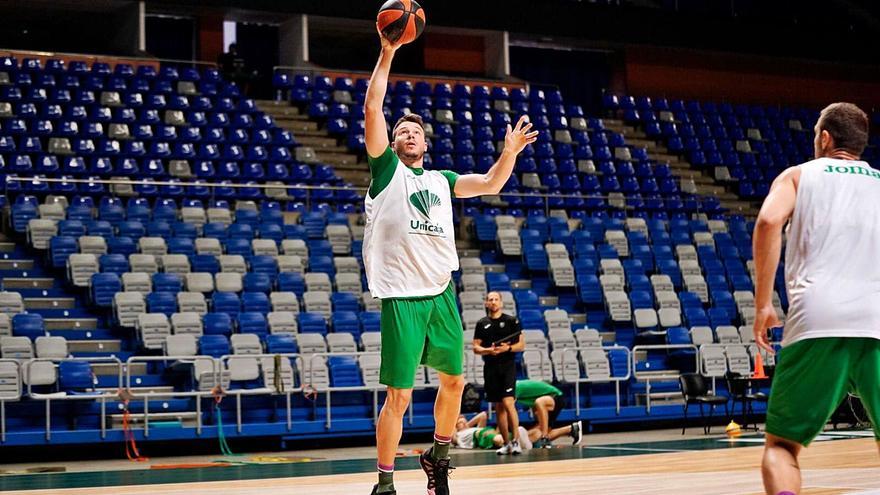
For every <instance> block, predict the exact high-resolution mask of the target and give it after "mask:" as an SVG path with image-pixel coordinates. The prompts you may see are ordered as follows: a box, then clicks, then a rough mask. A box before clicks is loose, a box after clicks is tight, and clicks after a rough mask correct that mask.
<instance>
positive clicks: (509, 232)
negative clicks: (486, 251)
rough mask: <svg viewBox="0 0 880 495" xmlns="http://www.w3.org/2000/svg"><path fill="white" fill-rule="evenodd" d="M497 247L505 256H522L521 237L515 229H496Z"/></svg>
mask: <svg viewBox="0 0 880 495" xmlns="http://www.w3.org/2000/svg"><path fill="white" fill-rule="evenodd" d="M496 237H497V238H498V247H499V248H500V249H501V253H502V254H504V255H505V256H522V239H520V237H519V231H517V230H515V229H501V228H499V229H498V232H497V234H496Z"/></svg>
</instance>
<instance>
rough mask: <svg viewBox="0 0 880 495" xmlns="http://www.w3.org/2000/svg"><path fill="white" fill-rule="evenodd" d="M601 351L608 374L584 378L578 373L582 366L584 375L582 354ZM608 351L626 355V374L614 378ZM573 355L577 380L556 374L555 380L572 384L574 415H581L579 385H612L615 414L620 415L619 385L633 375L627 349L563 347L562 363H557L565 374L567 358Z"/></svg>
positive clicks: (617, 347) (617, 346)
mask: <svg viewBox="0 0 880 495" xmlns="http://www.w3.org/2000/svg"><path fill="white" fill-rule="evenodd" d="M597 349H598V350H601V351H603V352H604V353H605V359H607V360H608V367H609V373H608V376H607V377H604V376H603V377H590V376H584V375H581V373H580V367H581V366H582V365H583V366H584V368H585V369H584V372H585V374H586V371H587V370H586V363H585V362H583V359H582V356H583V355H582V352H583V351H590V350H597ZM609 351H623V352H624V353H625V355H626V374H625V375H623V376H614V370H613V367H612V365H611V359H610V357H609V354H608V353H609ZM571 355H574V361H575V363H577V364H578V378H577V379H576V380H569V379H567V378H564V377H563V378H560V377H559V376H558V374H557V379H559V381H561V382H563V383H574V384H575V387H574V391H575V404H576V405H575V413H576V414H577V416H578V417H580V415H581V400H580V397H581V387H580V386H581V384H582V383H610V382H613V383H614V396H615V412H616V413H617V414H620V384H621V383H623V382H627V381H629V379H630V378H632V375H633V368H632V358H631V352H630V350H629V348H627V347H624V346H620V345H612V346H602V347H598V346H587V347H584V346H576V347H564V348H563V349H562V361H561V362H560V363H559V366H560V367H561V368H562V372H563V373H564V372H565V363H566V361H568V360H570V359H571V358H570V357H568V356H571Z"/></svg>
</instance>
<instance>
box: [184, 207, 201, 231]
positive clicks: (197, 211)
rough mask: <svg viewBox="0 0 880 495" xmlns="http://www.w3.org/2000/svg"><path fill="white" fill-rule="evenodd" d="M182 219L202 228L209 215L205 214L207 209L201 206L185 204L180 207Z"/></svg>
mask: <svg viewBox="0 0 880 495" xmlns="http://www.w3.org/2000/svg"><path fill="white" fill-rule="evenodd" d="M180 221H181V222H186V223H191V224H193V225H195V226H196V228H197V229H201V228H202V226H203V225H205V222H207V221H208V217H207V215H206V214H205V209H204V208H202V207H201V206H184V207H183V208H181V209H180Z"/></svg>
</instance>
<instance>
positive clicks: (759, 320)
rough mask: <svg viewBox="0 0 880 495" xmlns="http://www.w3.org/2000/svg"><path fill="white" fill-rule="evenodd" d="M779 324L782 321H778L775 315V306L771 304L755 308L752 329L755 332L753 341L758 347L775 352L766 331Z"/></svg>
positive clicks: (779, 325) (780, 324) (771, 352)
mask: <svg viewBox="0 0 880 495" xmlns="http://www.w3.org/2000/svg"><path fill="white" fill-rule="evenodd" d="M781 326H782V323H781V322H780V321H779V317H778V316H776V308H774V307H773V305H772V304H769V305H767V306H762V307H760V308H756V310H755V326H754V329H753V331H754V333H755V343H756V344H758V347H760V348H761V349H764V350H765V351H767V352H769V353H770V354H775V353H776V351H775V350H773V346H772V345H770V339H768V338H767V331H768V330H770V329H771V328H778V327H781Z"/></svg>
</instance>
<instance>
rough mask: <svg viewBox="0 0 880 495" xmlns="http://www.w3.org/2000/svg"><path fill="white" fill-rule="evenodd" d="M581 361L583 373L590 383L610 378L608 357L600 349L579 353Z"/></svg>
mask: <svg viewBox="0 0 880 495" xmlns="http://www.w3.org/2000/svg"><path fill="white" fill-rule="evenodd" d="M581 361H582V362H583V363H584V371H585V372H586V375H587V378H588V379H589V380H591V381H600V382H601V381H603V380H608V379H610V378H611V364H610V363H609V362H608V355H607V354H605V351H604V350H603V349H601V348H598V347H597V348H596V349H588V350H582V351H581Z"/></svg>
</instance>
